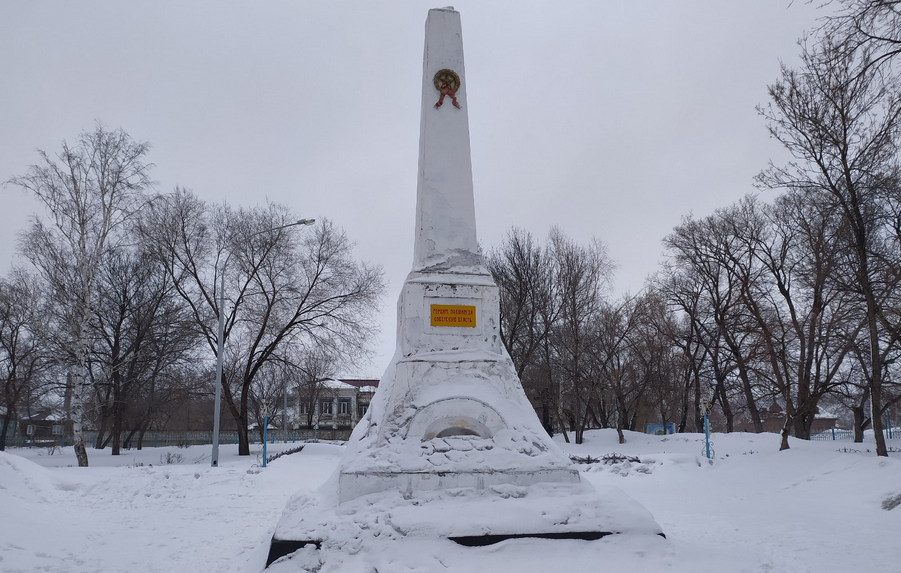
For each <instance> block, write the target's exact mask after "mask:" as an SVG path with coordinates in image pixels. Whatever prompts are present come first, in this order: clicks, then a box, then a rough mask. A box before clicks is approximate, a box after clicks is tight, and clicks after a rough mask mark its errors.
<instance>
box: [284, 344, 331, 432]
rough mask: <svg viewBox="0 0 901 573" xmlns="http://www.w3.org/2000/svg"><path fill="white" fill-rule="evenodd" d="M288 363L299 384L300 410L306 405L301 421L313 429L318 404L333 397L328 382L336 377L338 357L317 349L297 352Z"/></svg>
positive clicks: (293, 376)
mask: <svg viewBox="0 0 901 573" xmlns="http://www.w3.org/2000/svg"><path fill="white" fill-rule="evenodd" d="M288 363H289V365H290V366H289V369H290V372H291V373H292V378H293V379H294V380H296V384H297V399H298V410H300V408H301V404H306V412H301V413H300V415H301V418H300V421H301V422H302V423H303V425H306V426H308V427H313V425H314V423H315V413H316V403H317V402H319V401H320V399H321V398H324V397H331V394H330V393H329V392H330V391H329V388H328V386H327V385H326V381H327V380H328V379H330V378H332V377H333V376H334V375H335V371H336V369H337V364H338V360H337V357H335V356H333V355H330V354H329V353H328V352H326V349H324V348H317V349H313V350H301V351H299V352H296V353H295V356H293V357H291V359H290V360H289V362H288ZM304 416H305V417H306V419H305V420H304Z"/></svg>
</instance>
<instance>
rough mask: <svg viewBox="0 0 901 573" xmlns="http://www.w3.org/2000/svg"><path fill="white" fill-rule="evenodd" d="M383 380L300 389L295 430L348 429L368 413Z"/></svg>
mask: <svg viewBox="0 0 901 573" xmlns="http://www.w3.org/2000/svg"><path fill="white" fill-rule="evenodd" d="M378 385H379V381H378V380H372V379H356V378H342V379H340V380H337V379H332V378H329V379H326V380H321V381H320V383H319V384H317V387H316V390H315V391H314V392H309V391H308V392H306V393H304V392H303V391H302V390H301V389H298V394H297V399H296V402H295V405H294V406H295V407H294V414H295V416H294V420H295V423H294V428H295V429H308V428H312V427H315V426H316V425H317V423H318V426H319V428H320V429H325V428H332V429H336V430H348V429H352V428H353V427H354V426H356V425H357V422H359V421H360V419H361V418H362V417H363V416H364V415H365V414H366V411H367V410H368V409H369V403H370V402H371V401H372V397H373V395H374V394H375V391H376V390H377V389H378Z"/></svg>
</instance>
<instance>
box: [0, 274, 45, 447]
mask: <svg viewBox="0 0 901 573" xmlns="http://www.w3.org/2000/svg"><path fill="white" fill-rule="evenodd" d="M42 298H43V289H42V288H41V285H40V283H39V282H38V281H36V280H35V277H33V276H30V275H28V274H27V273H25V272H24V271H22V270H21V269H18V270H14V271H13V272H12V276H11V277H10V279H9V280H4V279H0V383H2V384H3V393H2V395H0V406H3V408H5V410H6V412H5V414H4V416H3V423H2V426H0V451H3V450H5V449H6V437H7V436H8V433H9V425H10V422H12V421H13V420H15V419H17V418H18V412H19V406H20V405H22V401H23V400H24V399H26V398H28V397H29V396H30V395H31V394H32V393H33V391H34V387H35V385H36V384H37V383H38V381H39V379H40V375H41V373H42V372H43V371H44V370H46V368H47V366H48V364H49V361H48V360H47V355H46V346H45V345H44V344H43V343H42V340H41V336H42V334H43V333H44V332H46V328H47V320H46V317H45V314H44V312H43V308H42V307H43V306H44V305H43V300H42Z"/></svg>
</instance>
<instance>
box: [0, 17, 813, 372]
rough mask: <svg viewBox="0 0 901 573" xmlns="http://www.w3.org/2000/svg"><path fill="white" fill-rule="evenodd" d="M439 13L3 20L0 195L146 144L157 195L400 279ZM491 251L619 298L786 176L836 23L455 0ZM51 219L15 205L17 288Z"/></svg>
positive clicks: (10, 197)
mask: <svg viewBox="0 0 901 573" xmlns="http://www.w3.org/2000/svg"><path fill="white" fill-rule="evenodd" d="M441 5H443V4H435V3H434V2H421V1H406V2H388V1H383V2H332V1H319V2H301V1H267V2H253V3H250V2H244V3H233V2H222V1H219V0H217V1H215V2H213V1H209V2H182V1H169V2H160V1H154V2H149V1H148V2H115V1H112V0H109V1H104V2H99V1H94V2H88V1H79V2H68V1H56V2H14V1H12V0H0V180H6V179H8V178H9V177H12V176H14V175H19V174H22V173H24V171H25V170H26V169H27V166H28V165H30V164H32V163H34V162H36V160H37V154H36V153H35V149H38V148H40V149H44V150H47V151H48V152H55V151H57V150H58V149H59V147H60V142H61V141H62V140H63V139H69V140H70V141H71V140H74V139H75V137H76V135H77V134H78V133H79V131H81V130H83V129H87V130H90V129H92V127H93V122H94V120H95V119H99V120H101V121H103V122H104V123H105V124H106V125H107V127H110V128H118V127H122V128H123V129H125V130H126V131H127V132H128V133H130V134H131V135H132V136H133V137H134V138H135V139H138V140H142V141H149V142H150V143H151V145H152V149H151V151H150V153H149V160H150V161H152V162H153V163H154V164H156V167H155V169H154V171H153V174H154V178H155V179H156V180H157V181H158V182H159V183H158V188H159V189H160V190H164V191H168V190H171V189H172V188H173V187H174V186H175V185H181V186H185V187H188V188H191V189H193V190H194V191H195V192H196V193H197V194H198V195H199V196H201V197H203V198H205V199H208V200H212V201H221V200H226V201H229V202H231V203H234V204H242V205H251V204H255V203H260V202H263V201H265V200H266V199H267V198H268V199H270V200H274V201H278V202H281V203H284V204H286V205H289V206H290V207H292V208H293V209H294V210H295V211H296V212H297V214H298V215H299V216H303V217H316V218H322V217H327V218H330V219H332V220H334V221H335V222H336V223H338V224H339V225H341V226H342V227H344V228H345V229H346V231H347V232H348V234H349V235H350V237H352V238H353V239H354V240H355V241H356V242H357V249H356V253H357V255H358V256H359V257H360V258H362V259H364V260H367V261H369V262H372V263H376V264H381V265H382V266H383V267H384V269H385V273H386V277H387V279H388V285H389V287H388V295H387V297H386V299H385V300H384V302H383V306H384V312H383V314H382V316H383V326H382V335H381V338H380V340H379V341H377V344H376V351H377V355H376V358H375V359H374V360H373V361H372V363H371V364H369V365H364V366H363V367H362V368H361V369H360V370H359V372H356V374H358V375H368V376H373V377H378V376H380V375H381V373H382V370H383V369H384V368H385V366H386V365H387V363H388V361H389V359H390V357H391V354H392V353H393V350H394V334H395V333H394V329H395V301H396V299H397V295H398V293H399V291H400V287H401V284H402V283H403V280H404V277H405V276H406V273H407V272H408V271H409V269H410V265H411V263H412V247H413V226H414V210H415V200H416V162H417V157H418V151H417V146H418V139H419V105H420V101H419V97H420V81H421V74H422V46H423V29H424V23H425V18H426V13H427V11H428V9H429V8H431V7H436V6H441ZM454 6H455V7H456V9H457V10H459V11H460V12H461V15H462V21H463V40H464V50H465V58H466V81H467V94H468V98H469V120H470V131H471V137H472V154H473V179H474V186H475V201H476V217H477V224H478V232H479V239H480V241H481V242H482V244H483V245H484V246H486V247H490V246H493V245H496V244H498V243H499V242H500V241H501V239H502V238H503V236H504V235H505V234H506V232H507V231H508V230H509V229H510V228H511V227H512V226H514V225H515V226H518V227H522V228H524V229H527V230H529V231H531V232H532V233H533V234H535V235H536V236H537V237H540V238H543V237H544V236H545V235H546V234H547V231H548V230H549V229H550V227H551V226H553V225H559V226H560V228H561V229H562V230H563V231H564V232H566V233H567V234H568V235H570V236H572V237H573V238H574V239H576V240H578V241H580V242H583V243H584V242H587V241H588V240H589V239H590V238H591V237H592V236H596V237H597V238H599V239H601V240H602V241H604V242H605V243H606V244H607V245H608V246H609V248H610V254H611V256H612V257H613V258H614V259H615V260H616V261H617V262H618V264H619V269H618V271H617V274H616V285H615V288H616V291H617V292H626V291H629V292H636V291H637V290H639V289H640V288H641V286H642V283H643V281H644V279H645V277H646V276H647V275H648V274H650V273H651V272H653V271H654V270H655V269H656V268H657V264H658V261H659V260H660V257H661V246H660V240H661V239H662V238H663V237H664V236H665V235H666V234H667V233H668V232H669V231H670V230H671V229H672V228H673V226H675V225H676V224H678V223H679V219H680V217H681V216H683V215H685V214H687V213H689V212H693V213H695V214H696V215H707V214H709V213H710V212H712V211H713V210H714V209H715V208H717V207H720V206H726V205H728V204H729V203H731V202H733V201H735V200H737V199H738V198H739V197H741V196H742V195H744V194H745V193H748V192H751V191H753V190H754V189H753V186H752V179H753V177H754V175H755V174H757V173H758V172H759V171H760V170H761V169H763V168H764V167H765V166H766V164H767V162H768V161H769V160H770V159H773V160H775V161H777V162H780V161H783V160H784V159H785V154H784V152H783V151H782V150H781V149H780V148H779V146H778V144H777V143H776V142H775V141H774V140H772V139H770V138H769V136H768V134H767V132H766V127H765V124H764V123H763V121H762V120H761V118H760V117H759V116H758V115H757V113H756V111H755V109H754V108H755V106H756V105H757V104H761V103H765V102H766V86H767V84H768V83H772V82H773V81H774V80H775V79H776V78H777V76H778V73H779V61H780V59H781V60H783V61H785V62H786V63H789V64H793V63H795V62H797V53H798V47H797V45H796V41H797V39H798V38H799V37H800V36H801V35H802V34H804V33H805V31H808V30H810V29H811V28H812V27H813V26H815V25H816V23H817V18H818V17H820V16H823V15H824V13H823V12H822V11H820V10H817V9H816V6H815V5H811V4H810V3H807V2H794V3H791V2H790V0H742V1H739V0H734V1H733V0H730V1H724V0H683V1H680V2H673V1H666V0H658V1H652V0H647V1H644V2H635V1H603V2H602V1H600V0H594V1H572V0H567V1H565V2H531V1H518V2H502V1H491V2H487V1H484V0H482V1H465V2H461V1H457V2H454ZM37 211H38V206H37V205H36V203H35V202H34V201H33V200H32V199H31V198H30V197H28V196H26V195H24V194H23V192H22V191H20V190H19V189H17V188H13V187H5V188H0V273H3V274H5V273H6V272H7V270H8V269H9V267H10V265H11V264H12V263H13V262H14V260H15V250H16V235H17V233H19V232H20V231H22V230H23V229H24V228H25V226H26V224H27V221H28V217H29V215H30V214H31V213H34V212H37Z"/></svg>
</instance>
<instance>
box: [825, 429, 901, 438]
mask: <svg viewBox="0 0 901 573" xmlns="http://www.w3.org/2000/svg"><path fill="white" fill-rule="evenodd" d="M883 434H884V435H885V439H886V440H893V439H901V432H899V429H898V428H886V429H885V430H884V431H883ZM810 439H811V440H814V441H833V440H835V441H838V440H853V439H854V431H853V430H837V429H835V428H833V429H831V430H825V431H822V432H817V433H816V434H810Z"/></svg>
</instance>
